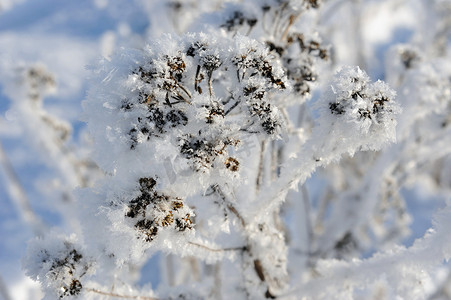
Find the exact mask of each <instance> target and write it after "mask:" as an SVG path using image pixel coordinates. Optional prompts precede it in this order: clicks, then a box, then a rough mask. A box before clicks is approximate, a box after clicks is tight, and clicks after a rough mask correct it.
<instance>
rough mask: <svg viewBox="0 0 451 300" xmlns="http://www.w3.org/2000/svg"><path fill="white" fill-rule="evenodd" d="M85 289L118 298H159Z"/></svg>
mask: <svg viewBox="0 0 451 300" xmlns="http://www.w3.org/2000/svg"><path fill="white" fill-rule="evenodd" d="M85 290H86V291H88V292H91V293H96V294H99V295H104V296H110V297H117V298H123V299H137V300H158V298H154V297H145V296H129V295H120V294H116V293H111V292H104V291H100V290H97V289H91V288H85Z"/></svg>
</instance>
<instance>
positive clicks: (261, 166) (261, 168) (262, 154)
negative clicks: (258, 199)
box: [255, 141, 266, 192]
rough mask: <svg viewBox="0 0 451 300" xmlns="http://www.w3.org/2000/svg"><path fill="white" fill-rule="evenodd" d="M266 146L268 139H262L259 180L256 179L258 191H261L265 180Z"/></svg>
mask: <svg viewBox="0 0 451 300" xmlns="http://www.w3.org/2000/svg"><path fill="white" fill-rule="evenodd" d="M265 148H266V141H262V143H261V149H260V161H259V163H258V173H257V180H256V187H255V188H256V190H257V192H258V191H260V187H261V184H262V181H263V160H264V158H265Z"/></svg>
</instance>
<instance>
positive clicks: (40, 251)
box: [24, 236, 94, 299]
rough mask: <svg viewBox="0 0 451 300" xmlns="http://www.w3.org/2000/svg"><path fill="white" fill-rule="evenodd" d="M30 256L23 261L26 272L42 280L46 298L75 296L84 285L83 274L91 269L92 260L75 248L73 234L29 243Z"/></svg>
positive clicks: (48, 237) (76, 244)
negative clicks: (26, 267)
mask: <svg viewBox="0 0 451 300" xmlns="http://www.w3.org/2000/svg"><path fill="white" fill-rule="evenodd" d="M29 249H30V252H29V253H30V255H29V256H27V257H25V259H24V263H25V264H26V265H27V266H29V268H28V269H27V275H28V276H30V277H32V278H34V279H35V280H39V281H41V282H42V287H43V289H44V290H45V291H46V298H45V299H56V298H65V297H67V296H77V295H79V294H80V292H81V290H82V288H83V284H82V282H83V277H84V276H85V275H87V274H89V273H92V271H93V263H94V261H93V260H92V259H90V258H87V257H86V256H85V254H84V252H83V251H82V250H81V249H79V248H78V243H77V241H76V238H75V236H71V237H69V238H64V237H58V236H47V237H46V238H44V239H41V238H39V239H36V240H34V241H32V242H31V243H30V246H29Z"/></svg>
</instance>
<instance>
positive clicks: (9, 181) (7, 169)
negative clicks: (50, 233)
mask: <svg viewBox="0 0 451 300" xmlns="http://www.w3.org/2000/svg"><path fill="white" fill-rule="evenodd" d="M0 164H1V165H3V169H4V173H5V181H6V186H7V190H8V193H9V195H10V197H11V199H12V200H13V201H14V202H15V203H16V206H17V208H18V209H19V211H20V213H21V215H22V218H23V219H24V221H25V222H27V223H28V224H29V225H30V227H31V229H32V230H33V231H34V233H35V234H36V235H38V236H41V235H43V234H44V232H45V231H46V228H47V226H46V225H45V224H44V222H43V221H42V220H41V219H40V218H39V217H38V216H37V215H36V213H35V212H34V211H33V208H32V207H31V204H30V201H29V199H28V196H27V194H26V193H25V189H24V188H23V186H22V184H21V183H20V181H19V178H18V176H17V174H16V172H15V171H14V168H13V166H12V164H11V162H10V161H9V160H8V157H7V155H6V152H5V151H4V149H3V146H2V143H1V142H0Z"/></svg>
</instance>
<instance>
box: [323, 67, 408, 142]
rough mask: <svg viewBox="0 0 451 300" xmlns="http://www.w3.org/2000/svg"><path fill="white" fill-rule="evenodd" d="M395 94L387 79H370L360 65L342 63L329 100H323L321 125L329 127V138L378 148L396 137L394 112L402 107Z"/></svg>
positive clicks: (328, 97) (397, 111)
mask: <svg viewBox="0 0 451 300" xmlns="http://www.w3.org/2000/svg"><path fill="white" fill-rule="evenodd" d="M395 96H396V93H395V91H393V90H392V89H391V88H390V87H389V86H388V85H387V84H386V83H384V82H382V81H380V80H378V81H377V82H374V83H371V82H370V78H369V77H368V75H367V74H366V73H365V72H364V71H363V70H361V69H360V68H359V67H344V68H342V69H341V70H340V71H338V72H337V74H336V75H335V79H334V80H333V82H332V85H331V91H330V92H329V95H328V96H326V99H328V102H327V101H326V102H324V103H323V107H322V109H321V113H320V114H321V115H320V118H319V120H320V122H321V125H320V127H323V126H325V127H328V128H330V129H331V130H332V132H331V134H332V136H331V138H332V139H333V138H334V136H335V138H337V139H346V140H348V144H349V148H350V149H351V147H353V146H354V145H356V144H360V145H361V149H362V150H367V149H370V150H379V149H380V148H381V147H382V146H383V145H385V144H387V143H389V142H394V141H395V140H396V131H395V126H396V120H395V116H396V115H397V114H398V113H399V112H400V110H401V109H400V107H399V105H398V104H397V103H396V102H395V101H394V98H395ZM325 105H327V106H325ZM350 132H352V135H349V134H348V133H350Z"/></svg>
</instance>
